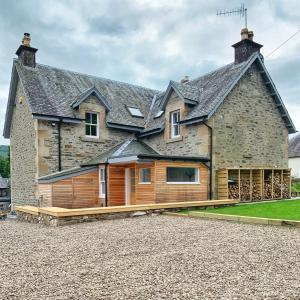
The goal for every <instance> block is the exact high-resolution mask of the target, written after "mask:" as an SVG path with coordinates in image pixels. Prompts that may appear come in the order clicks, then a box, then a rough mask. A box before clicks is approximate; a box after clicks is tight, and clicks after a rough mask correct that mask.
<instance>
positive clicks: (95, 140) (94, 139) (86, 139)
mask: <svg viewBox="0 0 300 300" xmlns="http://www.w3.org/2000/svg"><path fill="white" fill-rule="evenodd" d="M81 140H82V141H83V142H92V143H99V142H100V138H99V137H88V136H82V137H81Z"/></svg>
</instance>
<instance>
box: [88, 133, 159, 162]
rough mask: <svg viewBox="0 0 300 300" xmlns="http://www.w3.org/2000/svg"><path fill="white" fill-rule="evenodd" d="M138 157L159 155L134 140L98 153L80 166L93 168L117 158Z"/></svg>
mask: <svg viewBox="0 0 300 300" xmlns="http://www.w3.org/2000/svg"><path fill="white" fill-rule="evenodd" d="M138 155H159V153H158V152H157V151H155V150H154V149H153V148H151V147H150V146H148V145H147V144H145V143H143V142H142V141H138V140H135V139H128V140H127V141H125V142H124V143H121V144H119V145H117V146H115V147H112V148H111V149H110V150H108V151H106V152H104V153H100V154H99V155H98V156H96V157H94V158H93V159H91V160H89V161H87V162H85V163H83V164H82V166H94V165H99V164H103V163H106V162H107V160H108V159H109V158H117V157H128V156H138Z"/></svg>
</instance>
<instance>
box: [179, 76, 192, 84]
mask: <svg viewBox="0 0 300 300" xmlns="http://www.w3.org/2000/svg"><path fill="white" fill-rule="evenodd" d="M189 81H190V79H189V76H184V77H183V78H182V79H181V80H180V83H187V82H189Z"/></svg>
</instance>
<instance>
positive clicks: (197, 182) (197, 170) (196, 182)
mask: <svg viewBox="0 0 300 300" xmlns="http://www.w3.org/2000/svg"><path fill="white" fill-rule="evenodd" d="M167 168H168V167H166V183H167V184H200V170H199V168H197V167H176V166H169V168H193V169H195V170H196V178H195V181H193V182H181V181H178V182H177V181H176V182H172V181H171V182H170V181H167V176H168V173H167Z"/></svg>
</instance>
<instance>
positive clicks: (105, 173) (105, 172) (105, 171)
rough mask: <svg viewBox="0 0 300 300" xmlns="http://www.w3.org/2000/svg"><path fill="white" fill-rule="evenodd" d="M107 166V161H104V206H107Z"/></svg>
mask: <svg viewBox="0 0 300 300" xmlns="http://www.w3.org/2000/svg"><path fill="white" fill-rule="evenodd" d="M107 166H108V163H107V162H106V163H105V166H104V176H105V206H108V205H107V204H108V199H107V193H108V190H107Z"/></svg>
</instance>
